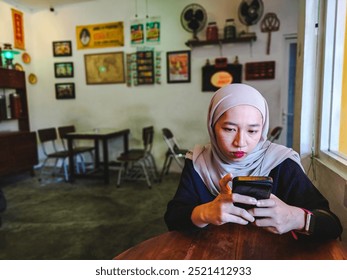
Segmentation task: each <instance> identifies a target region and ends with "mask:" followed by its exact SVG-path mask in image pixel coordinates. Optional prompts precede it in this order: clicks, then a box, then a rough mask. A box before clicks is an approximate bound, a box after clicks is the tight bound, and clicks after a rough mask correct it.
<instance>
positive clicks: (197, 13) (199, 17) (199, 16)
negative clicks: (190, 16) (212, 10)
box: [194, 9, 204, 21]
mask: <svg viewBox="0 0 347 280" xmlns="http://www.w3.org/2000/svg"><path fill="white" fill-rule="evenodd" d="M194 16H195V18H196V19H197V20H199V21H203V20H204V13H203V11H202V10H200V9H198V10H196V11H195V14H194Z"/></svg>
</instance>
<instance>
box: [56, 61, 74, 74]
mask: <svg viewBox="0 0 347 280" xmlns="http://www.w3.org/2000/svg"><path fill="white" fill-rule="evenodd" d="M54 75H55V77H56V78H72V77H73V62H57V63H54Z"/></svg>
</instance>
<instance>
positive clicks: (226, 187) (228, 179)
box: [219, 173, 233, 194]
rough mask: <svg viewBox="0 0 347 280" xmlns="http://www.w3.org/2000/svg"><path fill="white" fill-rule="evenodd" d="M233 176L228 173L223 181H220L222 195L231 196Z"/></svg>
mask: <svg viewBox="0 0 347 280" xmlns="http://www.w3.org/2000/svg"><path fill="white" fill-rule="evenodd" d="M232 179H233V176H232V175H231V174H230V173H228V174H226V175H225V176H224V177H223V178H222V179H220V180H219V187H220V193H222V194H231V188H230V186H229V184H228V183H229V182H231V181H232Z"/></svg>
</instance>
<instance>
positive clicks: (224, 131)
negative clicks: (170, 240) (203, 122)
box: [165, 84, 342, 239]
mask: <svg viewBox="0 0 347 280" xmlns="http://www.w3.org/2000/svg"><path fill="white" fill-rule="evenodd" d="M207 122H208V132H209V136H210V143H209V144H208V145H205V146H196V147H195V148H194V149H193V151H192V152H189V153H188V154H187V157H186V161H185V167H184V169H183V172H182V175H181V179H180V183H179V186H178V189H177V192H176V194H175V196H174V198H173V199H172V200H171V201H170V202H169V203H168V207H167V211H166V213H165V221H166V224H167V226H168V228H169V230H188V229H198V228H203V227H205V226H207V225H209V224H214V225H221V224H224V223H237V224H241V225H246V224H248V223H253V224H254V225H255V226H257V227H261V228H264V229H265V230H268V231H270V232H273V233H276V234H283V233H286V232H289V231H292V233H295V232H298V233H302V234H305V235H310V236H311V237H315V238H320V239H330V238H337V237H338V236H340V234H341V232H342V226H341V223H340V221H339V219H338V218H337V217H336V216H335V215H334V214H333V213H332V212H331V211H330V209H329V203H328V201H327V200H326V199H325V198H324V197H323V196H322V195H321V193H320V192H319V191H318V190H317V189H316V188H315V186H314V185H313V184H312V183H311V181H310V180H309V179H308V177H307V176H306V174H305V172H304V170H303V167H302V165H301V163H300V157H299V155H298V154H297V153H296V152H295V151H293V150H292V149H289V148H287V147H285V146H282V145H278V144H274V143H271V142H269V141H267V134H268V130H269V112H268V106H267V103H266V100H265V99H264V97H263V96H262V95H261V94H260V93H259V92H258V91H257V90H256V89H254V88H252V87H250V86H248V85H245V84H230V85H227V86H225V87H223V88H221V89H219V90H218V91H217V92H216V93H215V94H214V96H213V97H212V100H211V102H210V106H209V113H208V120H207ZM236 176H270V177H272V179H273V188H272V194H271V196H270V198H269V199H264V200H258V201H257V200H256V199H255V198H252V197H250V196H246V195H240V194H236V193H235V194H234V193H232V178H234V177H236ZM236 202H238V203H243V204H249V205H250V206H251V207H250V209H248V210H245V209H243V208H240V207H237V206H235V205H234V203H236ZM294 235H295V236H296V234H294ZM300 235H301V234H300Z"/></svg>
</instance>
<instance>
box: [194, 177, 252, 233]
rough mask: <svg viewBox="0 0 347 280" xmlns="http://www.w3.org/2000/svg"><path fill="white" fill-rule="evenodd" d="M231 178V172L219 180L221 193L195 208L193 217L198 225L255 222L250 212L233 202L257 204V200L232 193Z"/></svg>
mask: <svg viewBox="0 0 347 280" xmlns="http://www.w3.org/2000/svg"><path fill="white" fill-rule="evenodd" d="M231 180H232V175H231V174H227V175H225V176H224V177H223V178H222V179H221V180H220V181H219V187H220V193H219V195H218V196H217V197H216V198H215V199H214V200H213V201H211V202H208V203H205V204H201V205H199V206H197V207H195V208H194V210H193V212H192V216H191V219H192V222H193V223H194V224H195V225H196V226H198V227H205V226H207V225H208V224H214V225H222V224H225V223H237V224H241V225H246V224H248V223H249V222H254V217H253V216H252V215H251V214H250V213H248V212H247V211H246V210H245V209H242V208H239V207H236V206H234V204H233V202H241V203H247V204H251V205H255V204H256V203H257V200H256V199H254V198H252V197H249V196H244V195H239V194H232V193H231V189H230V187H229V185H228V183H229V182H230V181H231Z"/></svg>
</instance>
